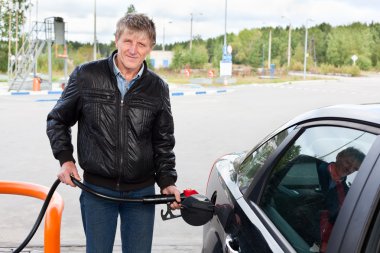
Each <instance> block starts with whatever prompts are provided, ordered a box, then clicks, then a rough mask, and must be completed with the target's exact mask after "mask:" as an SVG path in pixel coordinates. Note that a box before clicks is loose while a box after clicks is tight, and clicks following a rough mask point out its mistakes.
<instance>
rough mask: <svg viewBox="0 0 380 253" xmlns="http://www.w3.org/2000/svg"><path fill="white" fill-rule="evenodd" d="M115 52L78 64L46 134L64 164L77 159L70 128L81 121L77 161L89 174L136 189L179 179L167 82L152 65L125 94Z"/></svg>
mask: <svg viewBox="0 0 380 253" xmlns="http://www.w3.org/2000/svg"><path fill="white" fill-rule="evenodd" d="M115 53H116V51H115V52H113V54H112V55H111V56H110V57H109V58H107V59H103V60H99V61H95V62H90V63H86V64H83V65H81V66H79V67H77V68H76V69H75V70H74V71H73V73H72V74H71V76H70V79H69V82H68V85H67V87H66V88H65V90H64V91H63V93H62V96H61V98H60V99H59V100H58V102H57V104H56V105H55V107H54V108H53V109H52V111H51V112H50V113H49V114H48V117H47V134H48V137H49V139H50V144H51V147H52V150H53V154H54V156H55V158H56V159H58V160H59V161H60V163H61V165H62V164H63V163H64V162H66V161H74V158H73V155H72V154H73V145H72V143H71V127H72V126H73V125H74V124H76V122H78V139H77V152H78V161H79V165H80V166H81V168H82V169H83V170H84V179H85V180H86V181H88V182H90V183H93V184H96V185H100V186H103V187H108V188H111V189H114V190H123V191H125V190H132V189H138V188H141V187H145V186H148V185H152V184H154V182H157V184H158V186H159V187H161V188H164V187H166V186H169V185H173V184H174V183H175V182H176V179H177V173H176V170H175V169H174V167H175V155H174V153H173V148H174V143H175V141H174V135H173V133H174V125H173V117H172V113H171V105H170V100H169V88H168V85H167V84H166V83H165V82H164V81H163V80H162V79H161V78H160V77H159V76H157V75H156V74H155V73H153V72H152V71H150V70H149V69H148V68H147V65H146V63H145V62H144V72H143V74H142V75H141V77H140V78H139V79H138V80H137V81H136V82H135V83H134V84H133V85H132V87H131V88H130V89H129V90H128V92H127V93H126V95H125V97H124V98H122V97H121V94H120V91H119V89H118V86H117V81H116V77H115V75H114V72H113V60H112V59H113V58H112V57H113V55H114V54H115Z"/></svg>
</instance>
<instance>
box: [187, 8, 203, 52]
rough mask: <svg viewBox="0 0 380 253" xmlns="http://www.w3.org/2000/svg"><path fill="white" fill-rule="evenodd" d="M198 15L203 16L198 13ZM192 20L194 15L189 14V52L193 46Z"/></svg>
mask: <svg viewBox="0 0 380 253" xmlns="http://www.w3.org/2000/svg"><path fill="white" fill-rule="evenodd" d="M198 15H203V14H202V13H198ZM193 19H194V13H190V50H191V48H192V45H193Z"/></svg>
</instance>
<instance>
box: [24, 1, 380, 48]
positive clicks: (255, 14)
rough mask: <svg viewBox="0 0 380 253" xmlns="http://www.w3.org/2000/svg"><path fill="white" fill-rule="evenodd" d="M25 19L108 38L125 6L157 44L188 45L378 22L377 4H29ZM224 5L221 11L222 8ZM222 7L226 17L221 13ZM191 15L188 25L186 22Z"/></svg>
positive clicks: (74, 37) (74, 35)
mask: <svg viewBox="0 0 380 253" xmlns="http://www.w3.org/2000/svg"><path fill="white" fill-rule="evenodd" d="M29 1H31V3H32V4H33V8H32V9H31V11H30V12H27V17H28V20H32V22H34V21H36V20H38V21H43V20H44V19H45V18H50V17H62V18H63V19H64V21H65V25H66V30H67V35H66V39H67V40H70V41H79V42H83V43H85V42H90V43H92V42H93V41H94V16H95V15H94V10H95V8H94V6H95V2H96V37H97V40H98V41H99V42H102V43H109V42H111V41H113V40H114V32H115V24H116V22H117V20H118V19H119V18H120V17H122V16H123V15H124V14H125V13H126V11H127V9H128V6H130V5H131V4H133V5H134V7H135V9H136V11H137V12H141V13H144V14H146V15H147V16H149V17H150V18H152V19H153V21H154V22H155V24H156V31H157V44H162V42H163V40H164V37H165V43H166V44H168V43H174V42H180V41H188V40H189V39H190V34H191V24H192V35H193V36H200V37H201V38H202V39H207V38H214V37H217V36H219V35H224V33H225V30H226V31H227V33H231V32H232V33H235V34H237V33H239V31H241V30H243V29H245V28H247V29H251V28H258V27H263V26H272V27H276V26H281V27H284V28H285V27H286V26H287V25H289V24H291V25H292V27H302V26H305V24H306V21H307V20H308V21H307V25H308V27H311V26H315V25H318V24H320V23H323V22H325V23H329V24H331V25H333V26H337V25H349V24H351V23H353V22H357V21H359V22H364V23H370V22H378V23H380V0H261V1H258V0H187V1H183V0H133V1H126V0H54V1H52V0H29ZM226 3H227V8H225V7H226ZM226 9H227V18H225V10H226ZM191 16H192V17H193V21H192V22H191Z"/></svg>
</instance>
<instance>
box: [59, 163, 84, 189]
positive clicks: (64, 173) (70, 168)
mask: <svg viewBox="0 0 380 253" xmlns="http://www.w3.org/2000/svg"><path fill="white" fill-rule="evenodd" d="M70 175H73V176H74V178H76V179H78V180H79V181H81V178H80V176H79V174H78V169H77V166H75V163H74V162H72V161H68V162H65V163H64V164H62V166H61V169H60V170H59V172H58V174H57V177H58V178H59V180H61V182H62V183H64V184H67V185H70V186H72V187H75V184H74V183H73V181H72V180H71V178H70Z"/></svg>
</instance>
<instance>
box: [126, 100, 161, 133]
mask: <svg viewBox="0 0 380 253" xmlns="http://www.w3.org/2000/svg"><path fill="white" fill-rule="evenodd" d="M155 114H156V112H155V111H154V110H152V109H150V108H149V109H148V108H142V107H132V108H129V110H128V117H129V119H130V122H131V125H130V127H131V130H132V131H133V132H134V133H135V134H136V135H137V136H138V137H139V138H141V137H144V136H150V135H151V134H152V130H153V124H154V119H155Z"/></svg>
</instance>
